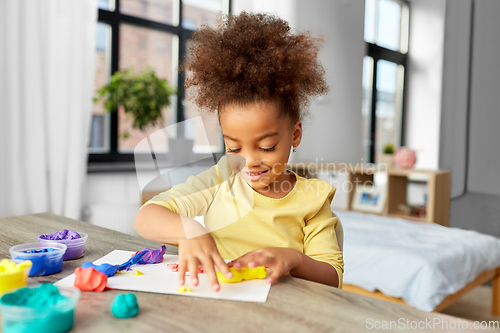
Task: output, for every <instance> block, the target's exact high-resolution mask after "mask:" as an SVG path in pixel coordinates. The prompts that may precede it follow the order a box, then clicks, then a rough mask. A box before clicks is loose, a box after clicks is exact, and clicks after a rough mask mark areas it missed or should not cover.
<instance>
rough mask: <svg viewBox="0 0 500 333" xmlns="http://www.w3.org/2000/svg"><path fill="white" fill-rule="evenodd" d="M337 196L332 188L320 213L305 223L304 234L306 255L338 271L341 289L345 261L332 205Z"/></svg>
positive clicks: (337, 220)
mask: <svg viewBox="0 0 500 333" xmlns="http://www.w3.org/2000/svg"><path fill="white" fill-rule="evenodd" d="M334 195H335V187H333V186H331V190H330V193H329V194H328V197H327V199H326V200H325V202H324V203H323V205H322V206H321V208H320V209H319V210H318V212H317V213H316V214H315V215H314V216H313V217H312V218H311V219H309V220H308V221H306V222H305V226H304V228H303V232H304V254H306V255H307V256H309V257H310V258H312V259H314V260H317V261H322V262H327V263H329V264H330V265H332V266H333V267H334V268H335V270H336V271H337V275H338V278H339V285H338V287H339V288H342V285H343V282H342V281H343V274H344V260H343V256H342V251H340V249H339V246H338V243H337V236H336V234H335V227H336V226H337V225H338V223H339V219H338V217H336V216H333V214H332V211H331V208H330V204H331V202H332V200H333V196H334Z"/></svg>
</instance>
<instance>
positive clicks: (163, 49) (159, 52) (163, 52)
mask: <svg viewBox="0 0 500 333" xmlns="http://www.w3.org/2000/svg"><path fill="white" fill-rule="evenodd" d="M177 44H178V38H177V36H174V35H172V34H169V33H165V32H160V31H156V30H152V29H146V28H139V27H136V26H132V25H128V24H122V25H120V50H119V51H120V52H119V55H120V70H123V69H126V68H132V69H134V71H135V72H136V73H140V72H141V71H142V70H143V69H144V68H146V67H147V66H150V67H152V68H153V69H154V71H155V74H156V76H157V77H159V78H163V79H166V80H167V81H168V84H169V85H174V86H175V85H177V80H176V79H177V72H176V70H175V68H176V67H177V64H178V61H177V56H176V54H177V52H176V50H177ZM174 51H175V52H174ZM176 103H177V100H176V98H175V97H173V98H171V105H170V107H168V108H165V109H164V110H163V117H164V121H165V123H164V124H163V126H161V125H158V126H155V127H151V128H148V129H146V130H144V131H143V132H141V131H139V130H137V129H133V128H132V123H133V120H132V119H130V117H129V116H128V115H126V114H125V112H124V110H123V109H122V108H121V109H120V110H119V111H118V134H119V135H120V137H119V139H118V151H119V152H127V153H129V152H132V151H133V150H134V148H135V146H136V145H137V144H138V143H139V142H140V141H141V140H142V139H143V138H144V137H145V136H146V135H149V134H150V133H153V132H156V131H157V130H159V129H161V128H163V127H166V126H168V125H171V124H172V123H174V122H175V118H174V115H175V110H176ZM126 132H128V134H129V135H130V136H129V137H128V138H126V139H125V138H123V136H122V134H124V133H126ZM164 149H165V151H167V150H168V143H167V142H165V147H164ZM148 152H149V151H148Z"/></svg>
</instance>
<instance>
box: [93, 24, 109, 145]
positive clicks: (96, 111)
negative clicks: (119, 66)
mask: <svg viewBox="0 0 500 333" xmlns="http://www.w3.org/2000/svg"><path fill="white" fill-rule="evenodd" d="M110 40H111V28H110V26H109V25H107V24H104V23H97V27H96V49H95V78H94V87H95V89H100V88H102V87H103V86H104V85H105V84H106V83H107V82H108V79H109V73H110V66H109V64H110ZM109 120H110V119H109V115H106V114H105V109H104V99H102V100H101V101H100V102H99V103H97V104H94V107H93V110H92V125H91V131H90V144H89V148H90V149H89V151H90V152H91V153H107V152H108V151H109Z"/></svg>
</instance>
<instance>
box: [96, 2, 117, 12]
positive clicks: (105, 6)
mask: <svg viewBox="0 0 500 333" xmlns="http://www.w3.org/2000/svg"><path fill="white" fill-rule="evenodd" d="M97 7H98V8H99V9H104V10H110V11H113V10H115V0H97Z"/></svg>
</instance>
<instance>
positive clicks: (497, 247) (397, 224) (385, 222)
mask: <svg viewBox="0 0 500 333" xmlns="http://www.w3.org/2000/svg"><path fill="white" fill-rule="evenodd" d="M335 213H336V214H337V216H338V217H339V219H340V221H341V222H342V225H343V227H344V265H345V273H344V284H352V285H355V286H358V287H362V288H364V289H366V290H369V291H374V290H380V291H381V292H383V293H384V294H386V295H388V296H393V297H400V298H402V299H404V300H405V301H406V302H407V303H408V304H409V305H411V306H413V307H415V308H418V309H420V310H424V311H432V310H433V309H434V308H435V307H436V306H437V305H438V304H439V303H441V301H442V300H443V299H444V298H445V297H446V296H447V295H450V294H453V293H455V292H457V291H458V290H460V289H462V288H463V287H464V286H465V285H466V284H467V283H469V282H470V281H472V280H474V279H475V277H476V276H477V275H478V274H479V273H480V272H482V271H484V270H489V269H493V268H495V267H498V266H500V239H498V238H495V237H492V236H488V235H484V234H480V233H478V232H475V231H467V230H463V229H456V228H446V227H443V226H440V225H437V224H427V223H421V222H412V221H407V220H403V219H399V218H390V217H385V216H377V215H371V214H363V213H357V212H343V211H340V212H335ZM471 223H474V221H471Z"/></svg>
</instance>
